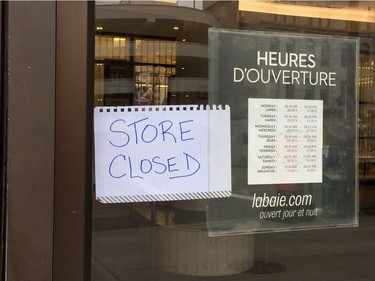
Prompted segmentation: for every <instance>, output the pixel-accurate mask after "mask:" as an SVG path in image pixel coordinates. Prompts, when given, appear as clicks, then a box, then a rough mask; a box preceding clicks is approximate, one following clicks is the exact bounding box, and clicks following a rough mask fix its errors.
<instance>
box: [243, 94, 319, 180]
mask: <svg viewBox="0 0 375 281" xmlns="http://www.w3.org/2000/svg"><path fill="white" fill-rule="evenodd" d="M248 124H249V127H248V130H249V131H248V132H249V135H248V138H249V146H248V147H249V149H248V184H282V183H321V182H322V150H323V101H321V100H294V99H257V98H250V99H249V123H248Z"/></svg>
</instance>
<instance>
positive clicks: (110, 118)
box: [94, 105, 231, 203]
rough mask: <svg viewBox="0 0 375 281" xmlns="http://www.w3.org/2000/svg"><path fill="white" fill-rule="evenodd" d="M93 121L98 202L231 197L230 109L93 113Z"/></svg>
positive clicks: (125, 109) (108, 109) (153, 108)
mask: <svg viewBox="0 0 375 281" xmlns="http://www.w3.org/2000/svg"><path fill="white" fill-rule="evenodd" d="M94 118H95V172H96V197H97V199H98V200H99V201H101V202H103V203H118V202H147V201H168V200H188V199H203V198H215V197H225V196H230V189H231V188H230V185H231V182H230V170H231V169H230V165H231V164H230V133H229V132H230V124H229V120H230V118H229V107H228V108H227V109H226V110H221V109H218V108H216V107H214V108H213V110H208V109H204V107H203V106H201V107H198V106H190V105H189V106H162V107H156V106H148V107H97V108H95V112H94ZM218 126H220V127H223V128H220V130H218ZM210 135H211V137H210ZM216 149H220V151H221V152H222V153H220V156H217V155H216V154H217V153H213V151H215V150H216ZM217 151H218V150H216V152H217ZM211 154H212V155H211ZM223 169H224V172H223Z"/></svg>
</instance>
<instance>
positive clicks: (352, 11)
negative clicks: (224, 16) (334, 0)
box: [239, 0, 375, 22]
mask: <svg viewBox="0 0 375 281" xmlns="http://www.w3.org/2000/svg"><path fill="white" fill-rule="evenodd" d="M301 3H302V2H301ZM239 10H240V11H249V12H258V13H267V14H276V15H286V16H297V17H308V18H322V19H332V20H348V21H358V22H375V14H374V13H371V12H369V11H368V10H367V9H366V10H360V9H358V8H357V9H356V8H353V7H340V8H334V7H333V8H329V7H314V6H304V5H293V4H285V3H280V2H262V1H249V0H240V1H239Z"/></svg>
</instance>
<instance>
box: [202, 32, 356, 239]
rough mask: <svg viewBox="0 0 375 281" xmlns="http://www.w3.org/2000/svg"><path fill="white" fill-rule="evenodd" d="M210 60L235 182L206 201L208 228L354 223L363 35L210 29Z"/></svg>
mask: <svg viewBox="0 0 375 281" xmlns="http://www.w3.org/2000/svg"><path fill="white" fill-rule="evenodd" d="M209 59H210V60H209V61H210V65H209V86H210V92H209V102H210V104H212V105H213V104H228V105H229V106H230V108H231V140H232V142H231V143H232V149H231V151H232V185H233V191H232V197H231V198H228V199H223V200H221V201H210V202H209V208H208V210H209V212H208V220H207V225H208V229H209V230H210V235H212V236H215V235H228V234H239V233H246V232H248V233H255V232H267V231H278V230H280V231H285V230H291V229H293V230H294V229H301V228H319V227H336V226H340V227H342V226H356V225H357V224H358V216H357V214H358V212H357V209H358V208H357V203H356V202H357V193H358V184H357V178H356V174H355V171H356V156H357V155H356V134H357V127H356V123H357V117H356V116H357V112H356V110H357V86H356V81H357V69H358V39H357V38H349V37H332V36H321V35H306V34H302V35H297V34H291V33H277V32H248V31H235V30H223V29H215V28H213V29H210V31H209Z"/></svg>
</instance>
